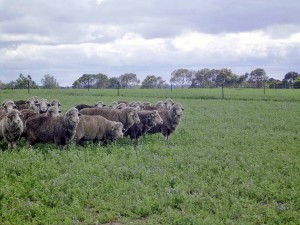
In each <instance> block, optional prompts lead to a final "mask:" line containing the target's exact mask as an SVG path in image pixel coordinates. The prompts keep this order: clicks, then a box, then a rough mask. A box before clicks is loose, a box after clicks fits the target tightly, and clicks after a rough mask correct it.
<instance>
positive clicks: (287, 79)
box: [283, 72, 300, 86]
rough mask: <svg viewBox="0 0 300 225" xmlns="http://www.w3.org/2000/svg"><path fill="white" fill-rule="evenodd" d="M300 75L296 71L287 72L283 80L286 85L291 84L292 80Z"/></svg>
mask: <svg viewBox="0 0 300 225" xmlns="http://www.w3.org/2000/svg"><path fill="white" fill-rule="evenodd" d="M299 76H300V75H299V74H298V73H296V72H288V73H287V74H286V75H285V76H284V78H283V81H284V82H286V84H287V85H288V86H292V85H293V83H294V81H295V80H296V79H297V78H298V77H299Z"/></svg>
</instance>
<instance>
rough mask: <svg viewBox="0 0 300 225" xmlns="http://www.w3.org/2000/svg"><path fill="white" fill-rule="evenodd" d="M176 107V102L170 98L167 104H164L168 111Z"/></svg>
mask: <svg viewBox="0 0 300 225" xmlns="http://www.w3.org/2000/svg"><path fill="white" fill-rule="evenodd" d="M173 105H174V101H173V100H172V99H170V98H168V99H167V100H166V101H165V102H164V108H165V109H166V110H170V109H171V108H172V106H173Z"/></svg>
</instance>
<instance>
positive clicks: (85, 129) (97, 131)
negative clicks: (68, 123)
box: [73, 115, 123, 143]
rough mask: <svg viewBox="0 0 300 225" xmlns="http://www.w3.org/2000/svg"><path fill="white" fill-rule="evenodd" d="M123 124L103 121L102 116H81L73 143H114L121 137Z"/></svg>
mask: <svg viewBox="0 0 300 225" xmlns="http://www.w3.org/2000/svg"><path fill="white" fill-rule="evenodd" d="M122 129H123V124H122V123H120V122H115V121H111V120H108V119H105V118H104V117H102V116H89V115H82V116H81V117H80V121H79V124H78V126H77V128H76V133H75V137H74V140H73V142H75V143H81V142H82V141H88V140H91V141H94V142H95V141H103V142H104V143H106V142H107V141H108V140H110V141H115V140H116V139H117V138H120V137H123V132H122Z"/></svg>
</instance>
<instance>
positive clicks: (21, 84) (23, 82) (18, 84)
mask: <svg viewBox="0 0 300 225" xmlns="http://www.w3.org/2000/svg"><path fill="white" fill-rule="evenodd" d="M28 82H29V86H30V88H38V85H37V84H36V83H35V82H34V81H33V80H32V78H31V76H30V75H27V77H26V76H24V75H23V74H20V75H19V78H18V79H17V80H16V81H15V82H14V83H11V84H13V85H14V87H13V88H17V89H25V88H28ZM10 88H11V87H10Z"/></svg>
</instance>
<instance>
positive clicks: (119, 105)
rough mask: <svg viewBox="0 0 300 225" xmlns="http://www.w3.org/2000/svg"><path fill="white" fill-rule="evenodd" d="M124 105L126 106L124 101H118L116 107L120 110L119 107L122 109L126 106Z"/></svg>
mask: <svg viewBox="0 0 300 225" xmlns="http://www.w3.org/2000/svg"><path fill="white" fill-rule="evenodd" d="M126 107H127V105H126V104H125V103H120V104H118V105H117V106H116V109H119V110H121V109H124V108H126Z"/></svg>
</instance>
